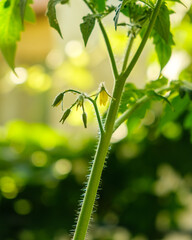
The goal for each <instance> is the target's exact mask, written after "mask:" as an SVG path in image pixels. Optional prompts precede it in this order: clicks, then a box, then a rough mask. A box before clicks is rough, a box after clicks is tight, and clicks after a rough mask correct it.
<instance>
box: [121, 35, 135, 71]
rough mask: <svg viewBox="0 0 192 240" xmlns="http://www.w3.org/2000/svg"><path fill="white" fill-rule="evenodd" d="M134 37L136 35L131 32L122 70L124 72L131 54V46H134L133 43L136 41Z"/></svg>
mask: <svg viewBox="0 0 192 240" xmlns="http://www.w3.org/2000/svg"><path fill="white" fill-rule="evenodd" d="M134 38H135V36H134V35H133V34H130V37H129V41H128V45H127V50H126V53H125V57H124V61H123V67H122V72H124V71H125V69H126V67H127V63H128V59H129V55H130V52H131V48H132V45H133V42H134Z"/></svg>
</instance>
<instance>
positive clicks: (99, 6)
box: [96, 0, 106, 13]
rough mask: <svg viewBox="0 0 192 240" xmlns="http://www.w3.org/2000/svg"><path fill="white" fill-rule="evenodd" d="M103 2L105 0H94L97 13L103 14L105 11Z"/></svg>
mask: <svg viewBox="0 0 192 240" xmlns="http://www.w3.org/2000/svg"><path fill="white" fill-rule="evenodd" d="M105 2H106V0H96V4H97V5H96V6H97V10H98V12H100V13H101V12H103V11H104V10H105Z"/></svg>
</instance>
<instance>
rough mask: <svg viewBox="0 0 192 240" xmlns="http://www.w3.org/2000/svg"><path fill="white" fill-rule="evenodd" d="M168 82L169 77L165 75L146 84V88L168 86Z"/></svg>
mask: <svg viewBox="0 0 192 240" xmlns="http://www.w3.org/2000/svg"><path fill="white" fill-rule="evenodd" d="M167 84H168V79H167V78H165V77H162V78H159V79H157V80H154V81H150V82H149V83H147V84H146V89H157V88H161V87H163V86H166V85H167Z"/></svg>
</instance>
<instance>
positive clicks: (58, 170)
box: [53, 159, 72, 179]
mask: <svg viewBox="0 0 192 240" xmlns="http://www.w3.org/2000/svg"><path fill="white" fill-rule="evenodd" d="M71 170H72V164H71V162H70V161H69V160H67V159H59V160H58V161H57V162H56V163H55V164H54V166H53V175H54V176H55V177H56V178H57V179H62V178H64V177H65V176H66V175H67V174H68V173H69V172H70V171H71Z"/></svg>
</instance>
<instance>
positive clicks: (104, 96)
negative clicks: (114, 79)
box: [99, 86, 108, 106]
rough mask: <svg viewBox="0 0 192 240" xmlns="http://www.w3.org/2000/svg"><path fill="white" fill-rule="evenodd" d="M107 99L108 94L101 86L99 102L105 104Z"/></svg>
mask: <svg viewBox="0 0 192 240" xmlns="http://www.w3.org/2000/svg"><path fill="white" fill-rule="evenodd" d="M107 100H108V94H107V92H106V90H105V88H104V87H103V86H102V87H101V90H100V93H99V104H100V105H101V106H102V105H103V106H105V105H106V104H107Z"/></svg>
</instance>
